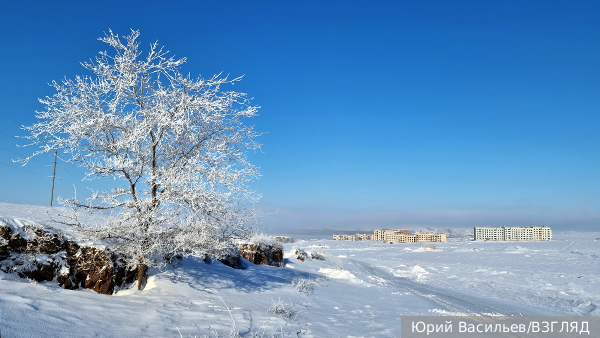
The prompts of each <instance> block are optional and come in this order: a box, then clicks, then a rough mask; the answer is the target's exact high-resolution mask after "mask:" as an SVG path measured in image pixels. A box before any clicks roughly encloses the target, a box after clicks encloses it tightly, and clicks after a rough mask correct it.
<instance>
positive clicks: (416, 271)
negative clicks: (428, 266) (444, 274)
mask: <svg viewBox="0 0 600 338" xmlns="http://www.w3.org/2000/svg"><path fill="white" fill-rule="evenodd" d="M393 274H394V276H396V277H404V278H410V279H414V280H415V281H422V280H424V279H425V278H426V277H425V275H427V274H429V272H428V271H427V270H425V269H423V268H422V267H420V266H418V265H415V266H413V267H412V268H411V269H410V270H396V271H393Z"/></svg>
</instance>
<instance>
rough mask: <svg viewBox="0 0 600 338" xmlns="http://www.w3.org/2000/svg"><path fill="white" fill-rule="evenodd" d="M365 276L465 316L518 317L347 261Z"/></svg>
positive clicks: (357, 262) (509, 312)
mask: <svg viewBox="0 0 600 338" xmlns="http://www.w3.org/2000/svg"><path fill="white" fill-rule="evenodd" d="M349 261H351V262H353V263H354V264H356V265H357V266H358V267H359V268H361V269H362V270H363V271H365V272H366V273H367V274H370V275H372V276H376V277H378V278H381V279H382V280H384V281H385V282H386V283H389V284H390V285H394V286H396V287H398V288H401V289H404V290H406V291H408V292H410V293H412V294H415V295H418V296H420V297H423V298H427V299H429V300H431V301H433V302H434V303H437V304H438V305H440V306H442V307H443V308H445V309H446V310H449V311H451V312H457V313H464V314H466V315H482V314H486V315H489V314H494V315H501V316H511V315H519V314H518V313H514V311H510V310H502V309H499V308H497V307H494V306H490V305H484V304H482V303H481V302H479V301H476V300H472V299H467V298H465V297H464V296H457V295H451V294H448V293H446V292H443V291H442V290H439V289H437V288H435V287H432V286H429V285H425V284H421V283H416V282H414V281H411V280H410V279H408V278H404V277H396V276H393V275H391V274H389V273H388V272H386V271H384V270H382V269H380V268H376V267H374V266H372V265H370V264H367V263H365V262H361V261H357V260H354V259H349Z"/></svg>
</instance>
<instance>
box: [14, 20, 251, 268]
mask: <svg viewBox="0 0 600 338" xmlns="http://www.w3.org/2000/svg"><path fill="white" fill-rule="evenodd" d="M138 36H139V32H138V31H133V30H132V32H131V34H130V35H129V36H125V37H124V38H120V37H119V36H118V35H115V34H113V32H112V31H109V33H108V34H106V35H105V36H104V37H102V38H99V40H100V41H102V42H104V43H107V44H108V45H110V47H112V48H113V49H114V52H113V53H112V54H111V53H108V52H106V51H104V52H100V53H99V54H100V55H99V56H98V57H96V58H95V60H93V61H89V62H85V63H82V65H83V66H84V67H85V68H86V69H87V70H89V71H91V72H92V73H93V74H92V75H90V76H83V77H79V76H78V77H76V78H75V79H74V80H68V79H66V80H63V81H62V82H60V83H59V82H53V83H52V84H51V85H52V86H53V87H54V88H55V89H56V94H54V95H53V96H52V97H46V98H45V99H41V100H40V102H41V103H42V104H44V105H45V110H44V111H41V112H37V115H36V117H37V118H38V119H39V120H40V121H39V122H38V123H36V124H34V125H33V126H30V127H24V129H25V130H27V131H28V132H30V136H28V138H29V139H30V140H31V143H30V144H29V145H34V146H39V147H40V148H39V150H38V151H36V152H35V153H34V154H33V155H32V156H30V157H28V158H25V159H23V160H22V161H23V162H24V163H27V161H29V160H30V159H31V158H33V157H34V156H37V155H40V154H43V153H48V152H53V151H55V150H58V151H59V152H63V153H64V155H63V157H64V159H65V160H67V161H69V162H74V163H77V164H78V165H80V166H81V167H83V168H85V169H86V170H87V173H86V176H85V179H88V180H96V179H111V180H112V179H114V181H115V182H117V184H116V187H115V188H114V189H112V190H111V191H96V192H94V193H93V196H91V197H90V198H89V199H87V201H85V202H81V201H79V200H77V199H76V198H72V199H68V200H63V201H62V202H63V203H66V204H70V205H73V206H76V207H79V208H88V209H113V212H112V216H111V217H110V218H109V220H108V222H106V223H105V224H102V225H95V226H93V227H91V228H90V227H89V226H88V227H83V228H82V229H81V230H83V231H86V233H87V234H95V235H96V236H97V237H98V238H103V239H105V240H107V241H112V244H113V245H114V246H115V247H116V249H117V250H119V251H120V252H122V253H124V254H125V255H126V256H127V257H129V258H130V264H132V265H138V266H146V265H152V264H156V262H157V261H158V260H160V259H162V258H163V257H172V256H174V255H184V256H187V255H198V256H203V255H206V254H211V253H213V252H214V251H215V250H216V251H218V250H220V249H222V248H224V247H226V246H227V245H229V243H230V241H231V240H232V239H235V238H240V237H244V236H245V235H246V234H247V232H248V231H249V229H250V228H249V227H247V222H248V221H249V220H250V219H252V218H254V217H255V212H254V210H253V209H252V208H251V206H252V204H253V203H254V202H256V201H257V200H258V198H259V197H260V196H258V195H257V194H256V193H255V192H254V191H252V190H251V189H250V188H249V183H250V182H252V181H253V180H254V179H257V178H258V176H259V173H258V171H257V168H256V167H255V166H254V165H252V164H251V163H249V162H248V159H247V156H246V152H247V151H249V150H256V149H258V148H259V147H260V145H259V144H258V143H257V142H256V141H255V138H256V137H257V136H258V135H259V134H258V133H257V132H255V131H254V128H253V127H252V126H246V125H245V124H244V120H245V119H246V118H252V117H254V116H257V108H258V107H256V106H253V105H251V104H250V102H249V99H248V98H247V97H246V94H243V93H237V92H233V91H222V90H221V87H222V86H223V85H227V84H233V83H235V82H237V81H239V80H241V78H236V79H233V80H230V79H228V78H227V77H221V76H220V75H216V76H213V77H212V78H210V79H208V80H206V79H203V78H192V77H190V76H189V75H183V74H181V73H180V71H179V68H180V66H181V65H182V64H183V63H185V61H186V59H185V58H182V59H175V58H174V57H173V56H169V55H168V53H169V52H168V51H164V50H163V48H162V47H159V46H158V44H157V43H154V44H151V45H150V50H149V52H148V53H147V55H143V54H142V52H141V51H140V50H139V43H138V42H137V41H136V40H137V38H138Z"/></svg>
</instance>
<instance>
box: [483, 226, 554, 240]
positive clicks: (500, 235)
mask: <svg viewBox="0 0 600 338" xmlns="http://www.w3.org/2000/svg"><path fill="white" fill-rule="evenodd" d="M474 235H475V236H474V237H475V240H476V241H550V240H552V229H550V227H547V226H545V225H544V226H537V225H532V226H527V227H500V228H490V227H475V229H474Z"/></svg>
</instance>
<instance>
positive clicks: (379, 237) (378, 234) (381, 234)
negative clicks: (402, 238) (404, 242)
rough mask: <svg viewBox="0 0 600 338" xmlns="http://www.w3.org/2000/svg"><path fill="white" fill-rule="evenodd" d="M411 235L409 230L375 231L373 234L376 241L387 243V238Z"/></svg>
mask: <svg viewBox="0 0 600 338" xmlns="http://www.w3.org/2000/svg"><path fill="white" fill-rule="evenodd" d="M396 235H406V236H408V235H410V232H408V230H375V231H374V232H373V240H374V241H385V240H386V239H385V238H386V236H396Z"/></svg>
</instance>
